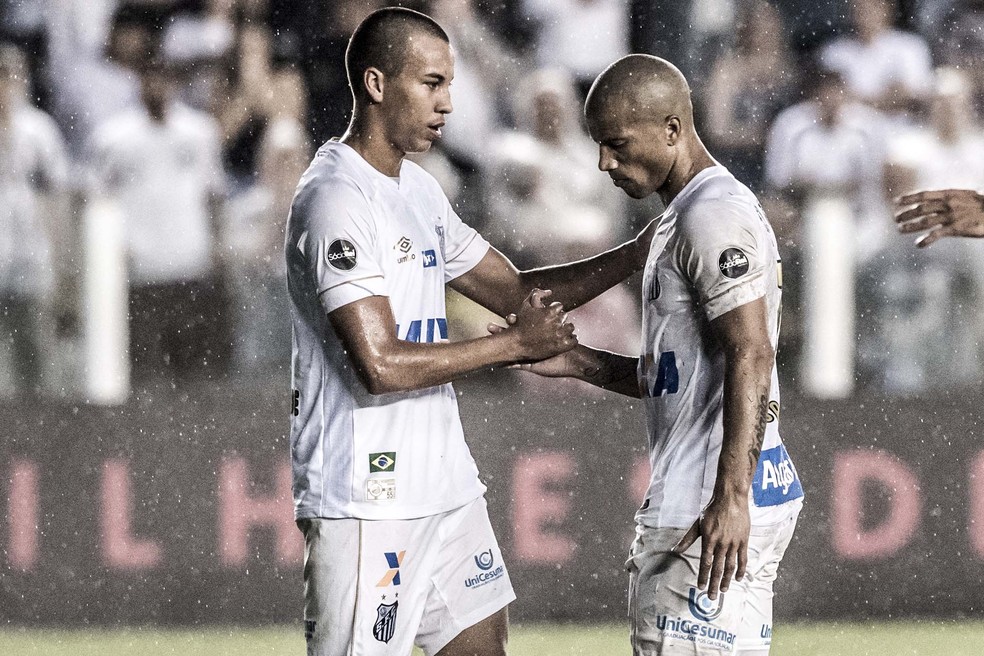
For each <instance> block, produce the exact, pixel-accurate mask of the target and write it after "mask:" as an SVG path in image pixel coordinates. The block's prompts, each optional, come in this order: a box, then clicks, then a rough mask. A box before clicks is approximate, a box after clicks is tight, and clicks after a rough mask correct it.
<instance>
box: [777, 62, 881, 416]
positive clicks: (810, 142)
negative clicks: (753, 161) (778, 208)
mask: <svg viewBox="0 0 984 656" xmlns="http://www.w3.org/2000/svg"><path fill="white" fill-rule="evenodd" d="M805 80H806V82H807V83H808V84H809V87H810V88H809V97H808V99H807V100H806V101H804V102H802V103H799V104H797V105H794V106H792V107H790V108H788V109H786V110H784V111H783V112H781V113H780V114H779V115H778V116H777V117H776V121H775V123H774V124H773V126H772V129H771V130H770V133H769V137H768V146H767V149H766V157H765V172H766V181H767V183H768V184H769V186H770V187H771V188H772V189H773V190H774V191H775V192H776V193H777V194H778V195H779V196H780V197H781V198H783V199H784V200H785V201H786V202H787V203H788V204H789V205H791V206H792V208H793V209H792V211H791V214H792V215H793V216H795V217H796V218H797V221H796V222H795V224H794V225H782V224H780V225H779V226H777V227H778V228H779V229H778V230H777V232H779V233H780V234H782V235H783V236H785V237H787V238H789V237H792V240H791V242H787V244H789V243H791V244H792V246H787V248H786V249H785V252H784V253H783V264H784V268H785V274H786V275H785V276H784V277H785V279H786V280H788V283H787V284H786V285H785V286H784V289H783V294H784V296H786V295H787V294H788V296H787V300H788V301H790V302H789V303H788V304H785V307H786V308H789V310H790V311H789V312H787V313H786V314H787V316H788V318H789V319H792V321H791V322H789V321H787V322H784V325H786V326H789V327H790V328H791V329H792V330H790V331H787V336H786V338H785V340H786V341H785V343H786V344H787V345H790V343H791V342H790V339H792V345H793V346H794V348H795V347H796V346H800V348H799V349H798V350H797V355H798V357H799V366H800V375H799V378H798V382H799V384H800V387H801V389H803V390H804V391H806V392H807V393H809V394H812V395H815V396H818V397H823V398H836V397H843V396H846V395H848V394H850V393H851V390H852V388H853V384H854V377H855V354H856V353H855V347H856V340H855V328H854V326H855V323H854V322H855V319H856V310H855V289H856V286H855V275H856V272H857V271H859V270H860V269H861V268H863V267H864V265H865V263H866V262H868V261H872V260H873V259H874V258H875V257H876V256H877V255H879V254H880V253H881V252H882V250H883V248H884V246H885V242H886V235H888V236H892V234H891V231H890V230H888V227H889V226H888V223H889V222H888V220H887V218H886V217H885V216H883V214H884V213H885V212H887V211H888V210H887V207H886V206H885V203H884V199H883V198H882V187H881V181H882V175H881V173H882V167H883V163H884V154H883V153H884V146H883V143H884V141H883V137H882V136H881V133H880V131H879V130H878V129H877V126H878V123H879V119H878V115H877V114H876V113H875V112H874V110H871V109H869V108H868V107H866V106H864V105H861V104H859V103H856V102H852V101H851V99H850V95H849V94H848V93H847V90H846V88H845V84H844V81H843V79H842V78H841V76H840V75H839V74H838V73H835V72H823V71H816V72H814V73H813V74H811V75H809V76H807V77H806V78H805ZM861 291H862V292H864V291H865V289H864V286H861ZM872 302H874V301H869V300H868V299H865V302H861V303H858V304H857V305H858V306H859V307H862V308H870V307H871V303H872ZM784 318H785V317H784ZM868 325H870V322H868V324H865V326H868ZM797 328H799V329H800V331H799V332H798V331H797V330H796V329H797ZM798 342H799V343H798Z"/></svg>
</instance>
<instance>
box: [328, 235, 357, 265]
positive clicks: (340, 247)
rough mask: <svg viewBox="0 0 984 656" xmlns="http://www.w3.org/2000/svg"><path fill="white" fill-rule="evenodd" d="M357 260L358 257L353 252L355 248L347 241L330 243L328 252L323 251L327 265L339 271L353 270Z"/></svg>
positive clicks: (341, 240) (337, 240) (339, 240)
mask: <svg viewBox="0 0 984 656" xmlns="http://www.w3.org/2000/svg"><path fill="white" fill-rule="evenodd" d="M357 259H358V256H357V254H356V252H355V246H353V245H352V242H350V241H348V240H347V239H336V240H335V241H333V242H331V244H330V245H329V246H328V250H327V251H325V260H326V261H327V262H328V264H330V265H331V266H333V267H335V268H336V269H338V270H340V271H350V270H351V269H354V268H355V263H356V260H357Z"/></svg>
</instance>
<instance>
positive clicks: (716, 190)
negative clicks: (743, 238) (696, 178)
mask: <svg viewBox="0 0 984 656" xmlns="http://www.w3.org/2000/svg"><path fill="white" fill-rule="evenodd" d="M688 200H689V202H688V203H686V205H685V206H684V207H681V208H680V209H679V218H678V219H677V224H678V228H677V230H678V232H679V234H680V236H681V238H682V239H683V241H685V242H689V243H692V244H701V243H716V242H718V241H722V240H724V241H727V240H728V239H730V238H731V237H732V236H733V235H734V234H735V233H739V232H740V233H756V234H757V232H758V230H759V229H760V227H761V224H762V217H761V215H760V213H759V211H758V209H757V208H758V201H757V200H756V198H755V195H754V194H752V192H751V191H749V190H748V188H747V187H746V186H745V185H743V184H741V182H739V181H738V180H736V179H735V178H734V177H733V176H731V175H730V174H728V175H719V176H716V177H715V178H713V179H711V180H707V181H706V182H705V183H704V184H703V185H702V186H701V187H700V188H699V189H697V190H696V193H694V195H693V197H692V198H690V199H688Z"/></svg>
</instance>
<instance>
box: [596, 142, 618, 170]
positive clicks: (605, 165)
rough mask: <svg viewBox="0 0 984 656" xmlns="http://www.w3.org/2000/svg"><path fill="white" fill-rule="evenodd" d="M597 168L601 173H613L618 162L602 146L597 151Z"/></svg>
mask: <svg viewBox="0 0 984 656" xmlns="http://www.w3.org/2000/svg"><path fill="white" fill-rule="evenodd" d="M598 150H599V152H598V168H599V169H600V170H602V171H614V170H615V169H617V168H618V162H617V161H615V158H614V157H612V154H611V151H609V150H608V148H605V147H604V146H602V147H601V148H599V149H598Z"/></svg>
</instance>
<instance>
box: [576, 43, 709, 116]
mask: <svg viewBox="0 0 984 656" xmlns="http://www.w3.org/2000/svg"><path fill="white" fill-rule="evenodd" d="M584 113H585V115H586V116H587V118H588V120H589V121H591V120H592V118H601V117H603V116H606V115H608V116H610V115H613V114H617V115H619V116H620V117H621V118H623V119H629V118H630V117H633V118H636V119H639V120H657V121H663V120H665V119H666V118H667V117H669V116H677V117H679V119H680V121H681V123H682V124H683V125H684V126H686V127H693V122H694V121H693V114H694V110H693V104H692V102H691V99H690V86H689V85H688V84H687V79H686V78H685V77H684V76H683V73H681V72H680V69H678V68H677V67H676V66H674V65H673V64H671V63H670V62H668V61H666V60H665V59H660V58H659V57H654V56H652V55H628V56H626V57H623V58H621V59H619V60H618V61H616V62H615V63H614V64H612V65H611V66H609V67H608V68H606V69H605V70H604V71H603V72H602V73H601V75H599V76H598V78H597V79H596V80H595V81H594V84H592V85H591V90H590V91H589V92H588V98H587V101H586V102H585V105H584Z"/></svg>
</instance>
